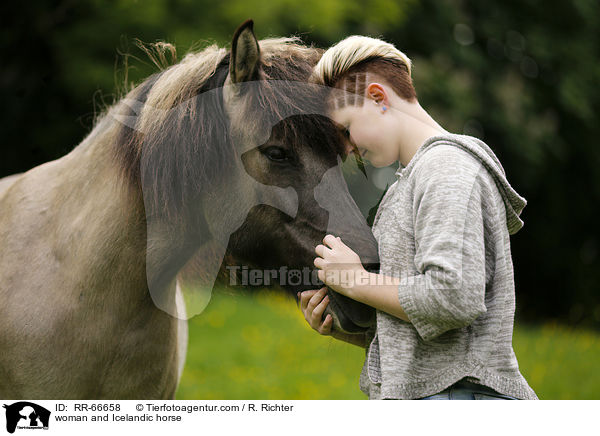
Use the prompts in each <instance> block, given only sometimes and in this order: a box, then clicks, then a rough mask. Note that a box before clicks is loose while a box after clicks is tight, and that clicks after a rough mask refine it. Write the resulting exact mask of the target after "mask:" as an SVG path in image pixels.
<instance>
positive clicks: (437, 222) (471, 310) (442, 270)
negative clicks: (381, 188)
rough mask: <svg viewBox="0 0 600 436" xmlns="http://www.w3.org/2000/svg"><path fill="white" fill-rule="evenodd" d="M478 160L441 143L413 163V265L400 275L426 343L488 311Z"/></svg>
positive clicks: (401, 293) (403, 297) (401, 291)
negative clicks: (410, 272)
mask: <svg viewBox="0 0 600 436" xmlns="http://www.w3.org/2000/svg"><path fill="white" fill-rule="evenodd" d="M481 171H485V169H484V168H483V166H482V165H481V163H480V162H478V161H477V160H475V159H474V158H473V157H472V156H470V155H469V154H468V153H467V152H464V151H462V150H459V149H457V148H456V147H451V148H448V147H443V146H438V147H436V148H434V149H432V150H430V151H428V152H427V153H426V154H425V155H424V156H423V157H422V158H421V161H420V162H419V167H418V168H417V167H415V174H414V177H415V180H414V184H415V185H414V198H413V202H414V204H413V223H414V231H415V235H414V236H415V259H414V265H415V268H416V271H418V274H415V275H408V276H403V277H401V279H402V281H401V284H400V285H399V286H398V298H399V300H400V305H401V306H402V308H403V309H404V311H405V313H406V314H407V316H408V318H409V320H410V321H411V323H412V324H413V326H414V327H415V329H416V330H417V332H418V333H419V335H420V336H421V337H422V338H423V340H425V341H430V340H432V339H434V338H436V337H437V336H439V335H441V334H442V333H444V332H446V331H448V330H451V329H456V328H461V327H465V326H467V325H469V324H471V323H472V322H473V320H475V319H476V318H477V317H479V316H481V315H483V314H485V313H486V311H487V310H486V306H485V247H484V224H483V212H482V210H483V207H482V204H483V201H484V199H483V197H482V192H483V191H484V190H483V189H482V183H483V182H482V179H481V177H480V176H478V174H479V173H480V172H481Z"/></svg>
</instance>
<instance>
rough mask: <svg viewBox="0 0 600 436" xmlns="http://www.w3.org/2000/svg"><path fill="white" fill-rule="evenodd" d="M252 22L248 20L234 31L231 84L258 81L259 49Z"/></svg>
mask: <svg viewBox="0 0 600 436" xmlns="http://www.w3.org/2000/svg"><path fill="white" fill-rule="evenodd" d="M253 26H254V21H253V20H252V19H248V20H246V21H244V22H243V23H242V24H240V26H239V27H238V28H237V29H236V30H235V33H234V34H233V41H232V42H231V58H230V59H231V60H230V62H229V77H230V80H231V83H240V82H247V81H250V80H257V79H258V60H259V58H260V48H259V47H258V40H257V39H256V36H255V35H254V31H253Z"/></svg>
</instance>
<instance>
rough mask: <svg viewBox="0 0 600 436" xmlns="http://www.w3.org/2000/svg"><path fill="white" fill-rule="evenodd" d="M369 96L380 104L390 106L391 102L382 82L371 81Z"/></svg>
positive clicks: (368, 90)
mask: <svg viewBox="0 0 600 436" xmlns="http://www.w3.org/2000/svg"><path fill="white" fill-rule="evenodd" d="M367 97H368V98H369V99H371V100H372V101H373V102H375V103H376V104H378V105H385V106H387V107H389V105H390V102H389V99H388V95H387V93H386V92H385V89H384V87H383V86H382V85H381V84H380V83H376V82H373V83H369V86H367Z"/></svg>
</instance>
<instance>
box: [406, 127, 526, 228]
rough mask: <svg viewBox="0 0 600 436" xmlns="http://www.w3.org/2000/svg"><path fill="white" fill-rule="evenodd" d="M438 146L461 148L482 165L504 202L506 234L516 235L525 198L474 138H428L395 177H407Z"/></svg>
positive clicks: (450, 136)
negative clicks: (421, 159) (431, 149)
mask: <svg viewBox="0 0 600 436" xmlns="http://www.w3.org/2000/svg"><path fill="white" fill-rule="evenodd" d="M440 144H450V145H454V146H456V147H459V148H462V149H463V150H465V151H468V152H469V153H471V154H472V155H473V156H474V157H475V158H476V159H478V160H479V161H480V162H481V163H482V164H483V166H484V167H485V168H486V169H487V171H488V172H489V173H490V174H491V175H492V177H493V179H494V181H495V182H496V186H497V187H498V190H499V191H500V194H501V195H502V198H503V200H504V204H505V206H506V225H507V227H508V233H509V234H510V235H513V234H515V233H517V232H518V231H519V230H520V229H521V228H522V227H523V224H524V223H523V220H522V219H521V218H519V215H521V212H522V211H523V208H524V207H525V205H526V204H527V200H525V198H523V197H522V196H521V195H519V194H518V193H517V191H515V190H514V188H513V187H512V186H510V184H509V183H508V180H507V179H506V173H505V172H504V168H502V165H501V164H500V161H499V160H498V158H497V157H496V155H495V154H494V152H493V151H492V149H491V148H490V147H489V146H488V145H487V144H486V143H485V142H483V141H481V140H480V139H478V138H475V137H474V136H468V135H459V134H454V133H447V134H443V135H438V136H432V137H430V138H428V139H427V140H426V141H425V142H424V143H423V144H422V145H421V146H420V147H419V149H418V150H417V151H416V153H415V154H414V156H413V157H412V159H411V160H410V162H409V163H408V164H407V165H406V166H404V165H402V164H401V163H400V166H399V167H398V170H397V171H396V177H406V176H408V174H409V173H410V171H411V170H412V168H413V167H414V165H415V162H417V161H418V160H419V159H420V158H421V156H422V155H423V154H424V153H426V152H427V150H429V149H430V148H431V147H435V146H436V145H440Z"/></svg>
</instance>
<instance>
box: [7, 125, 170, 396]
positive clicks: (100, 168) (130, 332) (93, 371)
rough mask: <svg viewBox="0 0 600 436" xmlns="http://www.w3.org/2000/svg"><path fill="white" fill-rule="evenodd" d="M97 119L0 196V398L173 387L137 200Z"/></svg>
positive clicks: (165, 318)
mask: <svg viewBox="0 0 600 436" xmlns="http://www.w3.org/2000/svg"><path fill="white" fill-rule="evenodd" d="M98 127H99V128H98V129H97V130H96V131H94V132H93V135H91V136H90V137H89V138H87V140H86V141H84V142H83V143H82V144H81V145H80V146H79V147H77V148H75V149H74V150H73V151H72V152H71V153H69V154H68V155H66V156H64V157H62V158H61V159H58V160H56V161H53V162H48V163H46V164H44V165H41V166H39V167H36V168H34V169H32V170H30V171H28V172H27V173H25V174H23V175H21V176H20V177H19V178H18V179H17V180H15V181H14V182H13V183H12V184H11V186H10V188H9V189H7V190H6V192H5V194H4V196H3V197H2V199H1V203H0V208H1V210H2V214H0V240H1V246H2V250H1V251H0V265H2V268H1V269H0V283H2V286H1V287H0V299H1V300H0V301H2V302H3V304H2V305H0V331H2V335H0V344H1V345H0V349H2V350H3V353H2V354H1V355H0V369H1V370H2V371H3V372H4V374H2V375H3V376H2V377H0V394H1V396H2V397H3V398H145V397H146V398H156V397H162V398H165V397H167V398H168V397H172V396H173V394H174V391H175V387H176V381H177V351H176V349H177V322H178V320H177V319H176V318H173V317H172V316H169V315H168V314H166V313H165V312H164V311H162V310H160V309H158V308H157V307H156V306H155V305H154V304H153V302H152V300H151V298H150V296H149V295H148V292H147V286H146V270H145V264H144V259H145V250H146V235H145V225H144V220H143V214H144V211H143V207H142V206H143V205H142V204H140V201H141V200H140V199H139V198H137V199H136V198H135V196H132V195H131V192H129V190H128V189H127V188H125V187H124V186H123V185H122V184H119V183H118V180H119V178H118V177H117V174H115V173H114V171H115V168H114V166H112V165H111V164H110V162H111V160H110V159H108V158H107V156H104V155H103V154H105V153H106V151H107V150H108V149H109V148H107V147H106V146H105V145H106V144H103V141H102V140H101V138H99V137H101V136H102V133H105V132H103V131H102V129H103V128H104V126H102V125H101V126H98ZM106 128H114V127H111V126H110V125H108V126H106ZM107 136H109V137H110V136H111V135H107ZM149 326H151V328H149ZM149 335H150V336H149ZM150 337H151V338H152V339H151V340H150ZM57 350H60V352H57ZM139 368H144V371H139ZM32 375H35V382H32V380H31V377H32Z"/></svg>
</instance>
